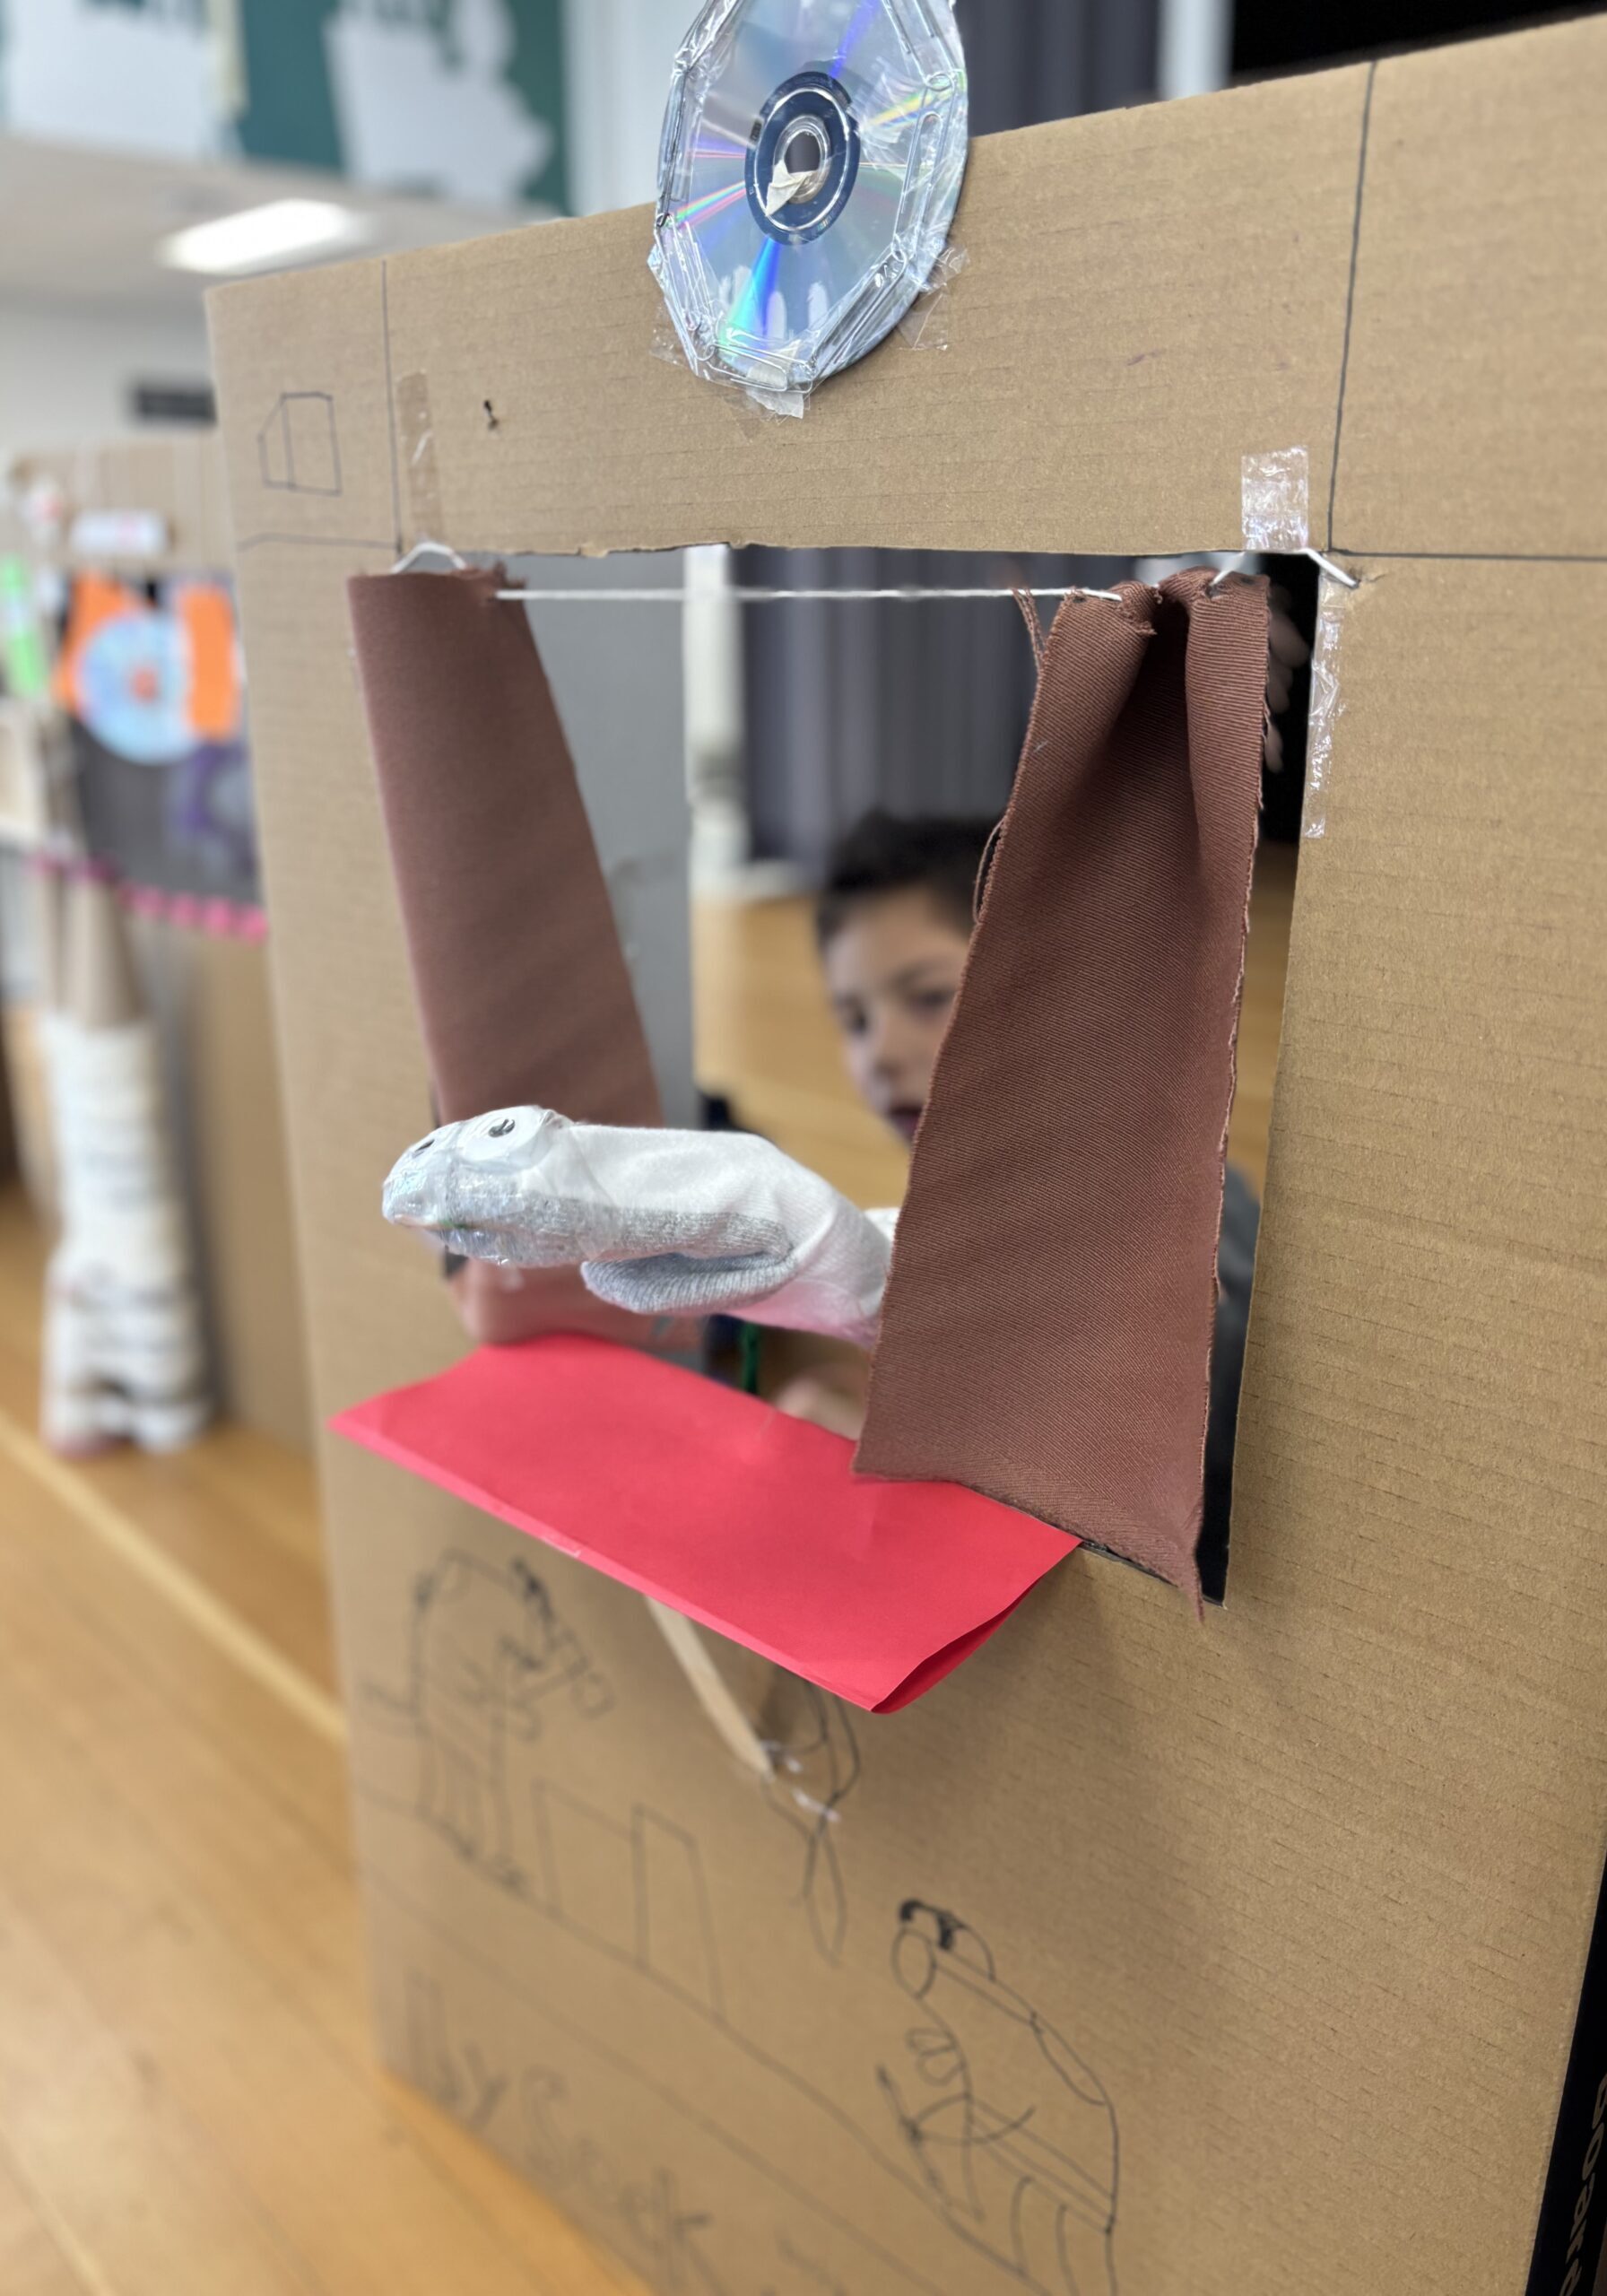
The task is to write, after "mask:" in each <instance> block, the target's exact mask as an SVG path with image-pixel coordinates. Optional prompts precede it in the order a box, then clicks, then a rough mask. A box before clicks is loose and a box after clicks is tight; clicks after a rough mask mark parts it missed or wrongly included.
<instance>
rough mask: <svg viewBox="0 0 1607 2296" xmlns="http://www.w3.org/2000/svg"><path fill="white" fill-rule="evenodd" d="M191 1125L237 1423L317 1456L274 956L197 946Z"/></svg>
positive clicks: (205, 939) (190, 1032) (211, 1280)
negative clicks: (271, 976) (277, 1038)
mask: <svg viewBox="0 0 1607 2296" xmlns="http://www.w3.org/2000/svg"><path fill="white" fill-rule="evenodd" d="M187 958H188V970H189V973H190V979H189V985H188V989H189V993H188V1005H189V1010H188V1014H187V1021H188V1026H187V1068H188V1073H189V1078H190V1109H189V1118H190V1126H191V1130H192V1134H193V1137H194V1142H195V1177H196V1182H197V1186H198V1188H199V1191H200V1203H199V1205H198V1207H197V1208H198V1212H199V1216H200V1222H201V1230H202V1234H203V1236H204V1240H205V1249H206V1258H205V1266H206V1276H207V1283H208V1288H209V1291H210V1293H211V1296H212V1299H213V1302H214V1314H215V1315H216V1317H217V1318H218V1321H219V1326H220V1328H219V1337H220V1342H221V1344H222V1351H223V1352H222V1365H221V1369H222V1375H223V1382H224V1401H225V1404H226V1406H227V1408H228V1410H229V1412H230V1414H231V1415H232V1416H233V1417H234V1418H236V1419H239V1420H241V1421H243V1422H245V1424H246V1425H247V1426H248V1427H256V1428H259V1429H260V1430H261V1431H263V1432H264V1433H265V1434H268V1435H272V1436H274V1437H275V1438H276V1439H278V1440H279V1441H280V1442H282V1443H289V1444H291V1445H293V1446H294V1447H295V1448H298V1449H300V1450H307V1449H309V1448H311V1444H312V1439H313V1430H312V1422H311V1412H310V1406H309V1404H308V1393H307V1343H306V1335H305V1333H304V1330H303V1317H302V1312H301V1287H300V1278H299V1271H298V1268H297V1265H296V1239H295V1223H294V1221H293V1219H292V1217H291V1199H290V1168H289V1162H288V1154H287V1150H286V1145H285V1136H284V1109H283V1105H282V1097H281V1091H280V1083H279V1065H278V1060H277V1057H276V1053H275V1048H274V1014H273V1010H272V1005H271V1000H270V996H269V992H268V968H267V961H266V956H265V951H264V950H263V949H262V948H261V947H260V946H253V945H250V944H247V943H245V942H240V941H228V940H219V939H215V938H213V937H211V936H206V935H203V936H198V937H193V938H192V939H191V941H190V944H189V948H188V951H187Z"/></svg>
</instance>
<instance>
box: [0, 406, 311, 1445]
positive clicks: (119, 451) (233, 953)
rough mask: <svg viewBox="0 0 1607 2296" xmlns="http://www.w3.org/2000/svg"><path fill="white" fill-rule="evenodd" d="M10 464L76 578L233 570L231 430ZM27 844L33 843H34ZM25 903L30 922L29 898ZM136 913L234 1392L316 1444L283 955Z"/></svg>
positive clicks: (13, 1053)
mask: <svg viewBox="0 0 1607 2296" xmlns="http://www.w3.org/2000/svg"><path fill="white" fill-rule="evenodd" d="M7 475H8V478H9V481H10V485H11V490H12V492H13V498H14V499H16V500H21V501H23V502H26V501H27V500H28V498H29V497H30V495H31V496H33V497H34V500H35V503H36V505H37V504H39V503H40V502H42V501H43V500H44V498H45V497H46V496H47V495H51V496H53V497H54V499H55V500H56V503H57V504H58V506H59V514H60V515H59V517H58V519H57V520H56V524H55V526H54V529H51V528H48V527H47V526H43V525H36V526H34V527H33V528H32V529H31V530H30V527H29V526H25V525H24V524H23V523H22V521H21V520H20V519H16V518H14V517H13V519H11V520H8V522H7V526H6V529H5V536H6V544H7V546H8V547H13V548H17V549H22V550H25V551H26V552H28V553H29V554H30V556H31V557H32V558H33V559H34V561H36V562H38V563H42V564H45V565H48V566H53V567H56V568H57V569H58V570H60V571H61V572H62V573H63V574H65V575H68V576H70V575H71V574H72V573H73V572H74V571H75V570H78V569H80V568H83V569H86V570H95V571H101V572H113V573H117V574H120V575H123V576H126V578H128V579H129V580H131V581H132V582H135V583H136V584H138V583H141V582H143V581H145V580H147V579H150V578H160V577H161V576H163V575H167V574H202V573H218V574H222V575H225V576H227V575H228V574H229V573H230V564H231V560H232V542H231V538H230V526H229V515H228V504H227V499H226V491H225V487H224V483H223V468H222V452H221V449H220V445H219V440H218V437H217V434H216V432H215V431H171V432H158V433H153V434H152V436H150V437H148V438H146V437H141V438H129V439H114V440H107V441H102V442H95V443H87V444H84V445H83V446H80V447H75V448H53V449H49V450H47V451H41V452H39V453H37V454H34V453H30V454H26V455H24V456H22V457H19V458H18V459H17V460H16V461H15V462H13V465H12V467H11V470H10V472H9V473H8V474H7ZM119 545H121V546H119ZM41 827H42V824H41ZM17 841H18V842H19V843H20V844H21V845H22V847H23V848H24V849H25V848H26V846H27V845H28V844H29V843H30V842H31V841H32V840H31V839H28V838H26V837H22V838H19V839H17ZM194 906H195V907H199V906H200V904H198V903H197V904H195V905H194ZM19 911H20V917H19V921H21V918H22V915H25V905H24V904H19ZM132 922H133V932H134V937H135V947H136V952H137V954H138V956H139V959H140V965H141V972H142V977H143V984H144V987H145V990H146V993H147V995H148V996H149V997H150V999H151V1001H152V1005H153V1007H154V1009H155V1011H156V1013H157V1014H158V1016H159V1018H160V1020H161V1024H162V1028H163V1032H164V1036H165V1039H166V1040H167V1048H168V1057H169V1074H170V1075H171V1077H172V1079H173V1085H174V1093H175V1100H176V1103H177V1105H176V1109H175V1115H176V1124H177V1131H178V1139H179V1143H180V1149H181V1155H182V1160H183V1164H184V1170H185V1175H186V1187H187V1196H188V1197H189V1201H190V1204H191V1207H192V1213H193V1218H194V1222H195V1233H196V1241H197V1246H198V1251H199V1257H200V1265H201V1268H202V1273H203V1280H204V1287H205V1295H206V1302H207V1310H208V1318H209V1324H210V1327H211V1332H212V1336H213V1346H214V1350H215V1362H214V1365H213V1373H214V1378H215V1380H216V1386H217V1393H218V1396H219V1399H220V1405H221V1408H222V1409H223V1410H225V1411H227V1412H228V1413H230V1416H232V1417H233V1418H235V1419H238V1420H239V1421H241V1422H244V1423H245V1424H246V1425H248V1426H250V1427H254V1428H256V1429H257V1430H258V1431H261V1432H263V1433H265V1434H269V1435H272V1436H274V1437H275V1438H277V1439H279V1440H281V1441H282V1442H287V1443H290V1444H292V1445H295V1446H297V1447H300V1448H306V1447H307V1446H308V1444H309V1443H310V1441H311V1426H310V1422H309V1418H308V1393H307V1375H306V1368H305V1366H306V1345H305V1340H304V1336H303V1329H302V1318H301V1300H300V1284H299V1281H298V1274H297V1266H296V1254H295V1248H294V1242H293V1229H292V1222H291V1208H290V1180H289V1168H288V1161H287V1157H286V1152H285V1147H284V1123H283V1115H282V1106H281V1101H280V1091H279V1072H278V1063H277V1060H276V1057H275V1054H274V1032H273V1017H272V1011H271V1006H270V1003H269V996H268V973H267V959H266V956H265V952H264V949H263V947H262V946H261V944H259V943H250V942H247V941H243V940H234V939H230V938H226V937H222V936H220V935H216V934H213V933H210V932H204V931H199V930H196V929H195V928H194V927H193V926H189V925H187V924H183V923H178V922H174V921H172V920H170V919H169V918H166V917H141V918H137V919H135V920H133V921H132ZM4 1038H5V1048H6V1065H7V1068H8V1070H9V1072H10V1075H11V1081H12V1089H13V1119H14V1122H15V1126H16V1129H17V1133H18V1146H19V1150H20V1152H21V1161H22V1169H23V1171H24V1174H25V1175H26V1176H27V1178H28V1179H29V1183H30V1191H31V1192H32V1193H33V1195H34V1196H35V1197H36V1200H38V1201H39V1203H40V1205H41V1208H42V1209H44V1210H46V1211H48V1208H49V1204H48V1196H49V1187H50V1180H49V1168H50V1149H49V1140H48V1113H47V1110H46V1107H45V1101H44V1095H43V1091H42V1084H41V1080H40V1076H39V1059H38V1048H37V1040H36V1035H35V1031H34V1025H33V1013H32V1011H31V1008H30V1005H28V1003H27V1002H26V1001H22V1000H17V999H13V1000H12V1001H10V1002H9V1003H8V1004H7V1006H6V1009H5V1012H4Z"/></svg>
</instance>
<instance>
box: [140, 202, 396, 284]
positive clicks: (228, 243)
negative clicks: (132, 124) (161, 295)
mask: <svg viewBox="0 0 1607 2296" xmlns="http://www.w3.org/2000/svg"><path fill="white" fill-rule="evenodd" d="M373 235H374V221H373V218H372V217H371V216H369V215H360V214H359V213H357V212H356V210H355V209H353V208H351V207H337V206H336V205H335V204H334V201H333V200H329V199H271V200H269V202H268V204H267V205H266V206H265V207H242V208H241V209H240V210H239V213H238V214H234V215H216V216H214V217H213V220H212V222H209V223H192V224H190V225H188V227H187V229H186V230H182V231H175V232H174V233H173V234H172V236H171V238H169V239H163V240H162V241H161V245H160V246H159V247H158V248H157V250H156V252H157V256H158V258H159V260H160V261H161V262H162V263H165V264H167V265H169V266H170V267H171V268H172V269H173V270H175V271H207V272H230V271H266V270H270V269H272V267H273V266H274V265H275V264H282V263H292V262H295V261H297V260H299V259H300V258H302V257H307V256H311V255H328V254H331V253H333V252H334V249H335V248H355V247H360V246H361V245H362V244H363V242H364V241H365V240H367V239H372V237H373Z"/></svg>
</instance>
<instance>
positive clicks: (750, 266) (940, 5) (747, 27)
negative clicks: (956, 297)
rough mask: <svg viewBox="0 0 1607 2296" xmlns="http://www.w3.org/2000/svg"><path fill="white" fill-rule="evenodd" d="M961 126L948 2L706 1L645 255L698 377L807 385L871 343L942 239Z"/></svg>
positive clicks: (673, 115) (963, 117)
mask: <svg viewBox="0 0 1607 2296" xmlns="http://www.w3.org/2000/svg"><path fill="white" fill-rule="evenodd" d="M967 119H968V114H967V95H966V74H965V58H964V54H963V51H962V49H961V47H960V33H959V30H958V29H957V27H956V25H955V22H954V16H953V10H952V7H951V0H709V5H708V6H707V7H706V8H705V9H704V11H703V13H702V15H701V16H700V17H699V21H698V22H697V24H696V25H695V27H694V28H693V30H692V31H691V34H690V35H689V36H688V39H687V40H686V42H685V44H684V46H683V47H682V50H681V54H680V56H679V57H678V58H677V59H676V65H675V74H674V80H673V84H672V87H671V91H670V104H669V110H668V113H667V114H666V117H665V132H664V148H663V152H662V154H661V158H660V165H659V203H658V218H657V222H656V230H655V235H654V249H653V256H652V264H653V268H654V270H655V272H656V274H657V275H658V278H659V281H660V283H661V284H662V286H663V288H664V291H665V300H666V302H667V303H668V305H669V309H670V314H671V317H673V320H674V323H675V328H676V332H677V334H678V335H680V338H681V343H682V348H683V350H684V351H685V352H686V355H687V357H688V359H689V360H690V361H691V364H692V366H693V367H694V368H695V369H696V370H698V372H699V374H703V375H708V376H716V377H722V378H725V379H727V380H729V381H734V382H739V383H743V384H745V385H747V386H748V387H751V388H754V389H758V390H764V391H772V392H777V393H779V392H786V391H793V390H808V389H810V388H812V387H813V385H814V384H816V383H818V382H820V381H821V380H822V379H823V378H824V377H826V376H827V375H830V374H835V373H836V372H837V370H838V369H839V368H841V367H846V366H847V365H849V364H850V363H851V362H852V361H854V360H856V359H860V358H863V357H864V353H865V352H867V351H869V350H871V349H872V348H873V345H874V344H878V343H880V342H881V341H882V337H883V336H884V335H887V334H888V333H889V331H890V329H891V328H892V327H894V326H897V324H898V322H899V319H901V318H902V317H903V316H904V314H905V312H906V311H907V310H908V308H909V306H910V304H911V303H912V302H913V301H914V300H915V299H916V296H917V295H918V294H919V293H920V291H921V290H922V288H923V287H925V284H926V281H927V278H928V276H929V274H930V273H931V270H932V266H933V265H934V263H935V262H936V260H937V258H938V257H939V256H940V255H941V254H942V249H943V246H944V243H945V241H946V239H947V238H948V233H949V225H950V223H951V221H952V219H953V214H954V207H955V203H956V201H957V200H958V199H959V196H960V183H961V180H962V178H963V177H964V174H965V164H966V153H967V132H968V128H967Z"/></svg>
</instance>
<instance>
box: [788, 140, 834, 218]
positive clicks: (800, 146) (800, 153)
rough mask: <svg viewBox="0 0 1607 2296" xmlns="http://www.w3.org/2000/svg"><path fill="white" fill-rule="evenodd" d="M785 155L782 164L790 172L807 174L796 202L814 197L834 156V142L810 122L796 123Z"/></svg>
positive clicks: (797, 189)
mask: <svg viewBox="0 0 1607 2296" xmlns="http://www.w3.org/2000/svg"><path fill="white" fill-rule="evenodd" d="M781 156H782V164H783V165H784V166H785V167H786V171H787V173H788V174H789V175H794V176H801V177H803V178H804V180H803V182H802V183H800V184H799V185H798V187H797V188H796V189H795V191H794V193H793V195H792V202H793V204H796V203H797V202H798V201H800V200H804V199H812V198H813V196H814V195H815V193H816V191H818V189H819V188H820V182H821V177H822V176H823V175H824V174H825V172H826V165H827V162H828V161H829V160H830V156H831V149H830V144H829V143H827V141H826V137H825V135H824V134H823V132H822V131H821V129H820V128H818V127H815V126H810V125H808V124H805V125H804V126H801V127H795V128H794V129H793V131H792V133H791V134H790V135H788V137H787V139H786V145H785V147H784V149H783V152H782V155H781Z"/></svg>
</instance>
